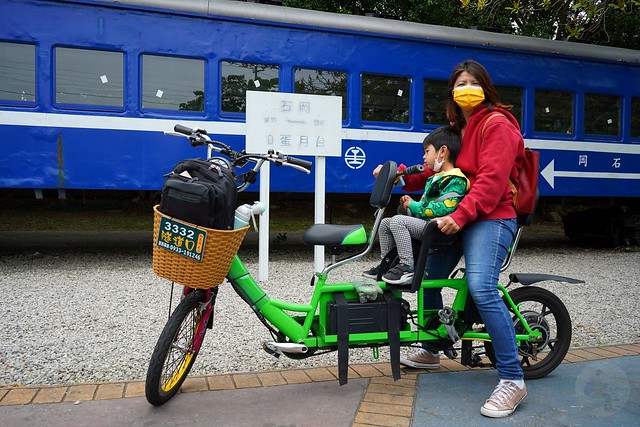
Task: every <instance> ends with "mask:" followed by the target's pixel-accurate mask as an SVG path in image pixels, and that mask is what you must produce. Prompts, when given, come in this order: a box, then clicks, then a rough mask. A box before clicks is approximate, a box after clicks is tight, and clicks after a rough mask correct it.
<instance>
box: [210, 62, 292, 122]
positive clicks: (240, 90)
mask: <svg viewBox="0 0 640 427" xmlns="http://www.w3.org/2000/svg"><path fill="white" fill-rule="evenodd" d="M221 65H222V88H221V91H220V96H221V101H220V103H221V107H222V111H223V112H226V113H246V112H247V97H246V92H247V91H248V90H257V91H262V92H277V91H278V85H279V80H278V70H279V67H277V66H275V65H265V64H252V63H248V62H227V61H222V64H221Z"/></svg>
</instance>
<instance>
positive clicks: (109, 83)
mask: <svg viewBox="0 0 640 427" xmlns="http://www.w3.org/2000/svg"><path fill="white" fill-rule="evenodd" d="M55 64H56V75H55V81H56V103H58V104H78V105H101V106H108V107H122V106H123V105H124V104H123V94H124V54H123V53H122V52H111V51H104V50H91V49H77V48H66V47H57V48H55Z"/></svg>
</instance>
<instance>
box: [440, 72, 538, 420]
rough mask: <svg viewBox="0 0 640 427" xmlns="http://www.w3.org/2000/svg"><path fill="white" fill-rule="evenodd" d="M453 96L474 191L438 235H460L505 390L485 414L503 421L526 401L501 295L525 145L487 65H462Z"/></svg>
mask: <svg viewBox="0 0 640 427" xmlns="http://www.w3.org/2000/svg"><path fill="white" fill-rule="evenodd" d="M449 91H450V92H449V94H450V95H449V100H448V102H447V116H448V118H449V120H451V121H452V122H454V123H455V125H456V126H458V127H459V128H460V129H461V130H462V133H463V137H462V150H461V151H460V155H459V156H458V160H457V162H456V166H457V167H459V168H460V169H461V170H462V171H463V172H464V173H465V175H466V176H467V177H468V178H469V181H470V182H471V189H470V190H469V192H468V193H467V195H466V197H465V198H464V199H462V201H461V202H460V205H459V206H458V209H457V210H456V211H455V212H453V213H452V214H450V215H447V216H445V217H442V218H441V219H440V222H439V224H438V227H439V228H440V230H441V231H442V232H443V233H445V234H454V233H458V232H461V233H462V247H463V252H464V258H465V268H466V277H467V281H468V283H469V291H470V293H471V295H472V297H473V300H474V301H475V303H476V306H477V307H478V311H479V313H480V316H481V317H482V320H483V322H484V324H485V327H486V328H487V332H488V333H489V336H490V337H491V341H492V343H493V347H494V349H495V356H496V368H497V370H498V375H499V377H500V382H499V383H498V385H497V386H496V388H495V390H494V391H493V393H492V394H491V397H490V398H489V399H488V400H487V401H486V402H485V404H484V405H483V406H482V408H481V410H480V412H481V413H482V414H483V415H485V416H488V417H495V418H498V417H506V416H508V415H511V413H513V411H514V410H515V409H516V407H517V406H518V404H520V402H521V401H522V399H524V397H525V396H526V395H527V389H526V387H525V385H524V375H523V372H522V367H521V366H520V361H519V359H518V346H517V343H516V337H515V330H514V326H513V321H512V319H511V315H510V314H509V311H508V310H507V307H506V306H505V304H504V303H503V302H502V299H501V297H500V294H499V292H498V288H497V283H498V276H499V274H500V267H501V265H502V263H503V261H504V259H505V257H506V255H507V251H508V250H509V246H510V245H511V243H512V242H513V239H514V237H515V233H516V228H517V226H516V213H515V209H514V207H513V199H512V194H511V189H510V185H509V180H511V182H512V183H513V184H514V185H515V186H516V187H517V186H518V171H519V170H520V168H521V167H522V162H523V160H524V141H523V139H522V135H521V134H520V129H519V126H518V122H517V121H516V119H515V118H514V117H513V116H512V115H511V114H510V113H509V112H508V111H507V110H508V109H509V108H510V107H508V106H503V105H502V103H501V102H500V98H499V97H498V94H497V92H496V89H495V87H494V86H493V83H492V82H491V78H490V77H489V74H488V73H487V71H486V70H485V69H484V67H483V66H482V65H480V64H479V63H477V62H475V61H465V62H463V63H461V64H459V65H458V66H457V67H456V68H455V70H454V72H453V74H452V75H451V78H450V79H449ZM496 113H499V114H496ZM490 116H492V117H490Z"/></svg>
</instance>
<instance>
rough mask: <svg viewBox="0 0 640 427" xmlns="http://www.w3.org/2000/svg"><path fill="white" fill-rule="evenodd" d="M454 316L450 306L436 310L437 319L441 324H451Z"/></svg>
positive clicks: (454, 312)
mask: <svg viewBox="0 0 640 427" xmlns="http://www.w3.org/2000/svg"><path fill="white" fill-rule="evenodd" d="M455 317H456V311H455V310H454V309H453V308H451V307H445V308H442V309H440V311H438V319H439V320H440V323H442V324H443V325H451V324H453V319H454V318H455Z"/></svg>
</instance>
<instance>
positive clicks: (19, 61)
mask: <svg viewBox="0 0 640 427" xmlns="http://www.w3.org/2000/svg"><path fill="white" fill-rule="evenodd" d="M0 58H2V63H1V64H0V100H4V101H20V102H35V100H36V47H35V46H34V45H32V44H22V43H6V42H0Z"/></svg>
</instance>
